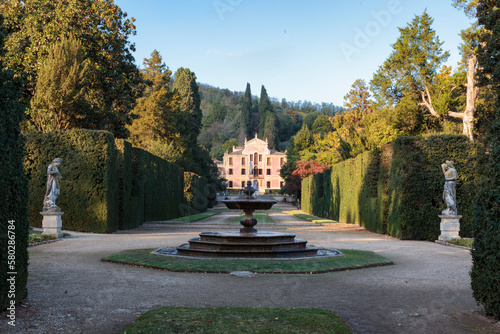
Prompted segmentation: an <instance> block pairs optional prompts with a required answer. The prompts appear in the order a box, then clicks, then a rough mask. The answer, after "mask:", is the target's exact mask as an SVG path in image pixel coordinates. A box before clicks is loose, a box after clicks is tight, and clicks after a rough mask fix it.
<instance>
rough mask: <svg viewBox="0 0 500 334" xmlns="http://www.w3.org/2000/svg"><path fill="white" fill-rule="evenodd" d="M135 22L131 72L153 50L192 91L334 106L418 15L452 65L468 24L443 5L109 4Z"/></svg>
mask: <svg viewBox="0 0 500 334" xmlns="http://www.w3.org/2000/svg"><path fill="white" fill-rule="evenodd" d="M115 3H116V4H117V5H118V6H120V7H121V8H122V10H123V11H125V12H127V13H128V14H129V16H132V17H134V18H135V19H136V27H137V35H136V36H132V37H131V40H132V41H133V42H134V43H135V44H136V48H137V51H136V52H135V53H134V57H135V59H136V62H137V64H138V65H139V66H142V61H143V59H144V58H145V57H148V58H149V56H150V54H151V52H152V51H153V50H154V49H157V50H158V51H159V52H160V54H161V55H162V57H163V60H164V62H165V64H166V65H167V66H168V67H169V68H170V69H171V70H172V72H175V70H176V69H177V68H179V67H181V66H182V67H187V68H189V69H191V70H192V71H194V72H195V73H196V76H197V80H198V82H201V83H207V84H210V85H212V86H216V87H221V88H228V89H230V90H235V91H243V90H244V89H245V87H246V83H247V82H249V83H250V84H251V87H252V93H253V94H254V95H258V94H260V87H261V85H264V86H265V87H266V89H267V92H268V94H269V96H272V97H276V98H278V99H280V100H281V99H282V98H286V99H287V100H289V101H299V100H302V101H304V100H308V101H312V102H318V103H320V102H332V103H335V104H336V105H343V96H344V95H345V94H346V93H347V92H348V91H349V89H350V87H351V85H352V83H353V82H354V81H355V80H356V79H358V78H360V79H365V80H366V81H367V82H369V81H370V80H371V78H372V76H373V73H374V72H375V71H376V70H377V68H378V67H379V66H380V65H381V64H382V63H383V62H384V60H385V59H386V58H387V57H388V56H389V54H390V52H391V44H392V43H394V42H395V41H396V39H397V38H398V36H399V31H398V29H397V28H398V27H404V26H406V25H407V23H408V22H410V21H411V20H412V19H413V18H414V16H415V15H421V14H422V13H423V12H424V10H426V9H427V12H428V13H429V15H430V16H431V17H433V18H434V24H433V28H434V30H436V32H437V34H438V35H439V38H440V39H441V41H444V42H445V43H444V45H443V49H444V50H449V51H450V53H451V56H450V58H449V60H448V63H447V65H452V66H453V67H454V68H455V67H456V64H457V62H458V61H459V60H460V55H459V53H458V50H457V46H458V44H459V43H460V36H459V34H460V31H461V30H462V29H465V28H467V27H468V26H469V25H470V23H471V21H470V20H469V19H467V18H466V17H465V15H464V13H463V12H462V11H459V10H457V9H455V8H454V7H452V5H451V0H450V1H448V0H371V1H368V0H364V1H360V0H355V1H349V0H310V1H305V0H304V1H299V0H287V1H278V0H274V1H273V0H267V1H264V0H115Z"/></svg>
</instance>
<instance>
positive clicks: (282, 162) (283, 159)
mask: <svg viewBox="0 0 500 334" xmlns="http://www.w3.org/2000/svg"><path fill="white" fill-rule="evenodd" d="M280 164H281V166H283V165H284V164H285V158H281V159H280Z"/></svg>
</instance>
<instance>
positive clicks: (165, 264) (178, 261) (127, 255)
mask: <svg viewBox="0 0 500 334" xmlns="http://www.w3.org/2000/svg"><path fill="white" fill-rule="evenodd" d="M151 251H153V249H131V250H124V251H121V252H119V253H115V254H112V255H109V256H107V257H104V258H103V259H102V261H105V262H113V263H119V264H127V265H133V266H143V267H147V268H154V269H163V270H168V271H178V272H206V273H230V272H232V271H250V272H254V273H304V274H316V273H323V272H329V271H339V270H348V269H361V268H367V267H375V266H383V265H389V264H392V261H391V260H389V259H387V258H385V257H383V256H381V255H378V254H375V253H373V252H369V251H361V250H352V249H345V250H340V251H341V252H342V253H344V254H345V255H346V256H337V257H324V258H311V259H304V260H259V259H248V260H234V259H192V258H185V257H178V256H166V255H158V254H151Z"/></svg>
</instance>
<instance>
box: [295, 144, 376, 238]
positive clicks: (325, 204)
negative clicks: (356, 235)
mask: <svg viewBox="0 0 500 334" xmlns="http://www.w3.org/2000/svg"><path fill="white" fill-rule="evenodd" d="M379 174H380V152H379V151H373V152H365V153H362V154H360V155H358V156H357V157H356V158H353V159H349V160H346V161H343V162H341V163H339V164H336V165H334V166H332V167H331V168H330V169H329V170H327V171H325V172H324V173H320V174H315V175H312V176H310V177H308V178H305V179H304V180H303V181H302V198H301V207H302V210H303V211H305V212H308V213H310V214H313V215H315V216H319V217H325V218H329V219H333V220H338V221H341V222H345V223H352V224H356V223H357V224H360V225H362V226H365V227H366V228H367V229H369V230H371V231H374V232H378V233H383V232H384V231H385V230H384V226H383V223H382V222H383V221H382V220H381V219H380V216H381V214H382V213H381V208H382V205H381V202H382V201H383V196H382V195H383V193H382V192H381V191H380V190H381V188H380V187H379ZM379 188H380V189H379Z"/></svg>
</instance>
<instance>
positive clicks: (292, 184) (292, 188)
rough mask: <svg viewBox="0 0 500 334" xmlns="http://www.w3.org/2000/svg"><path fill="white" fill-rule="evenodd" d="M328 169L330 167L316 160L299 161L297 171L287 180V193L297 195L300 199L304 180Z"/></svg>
mask: <svg viewBox="0 0 500 334" xmlns="http://www.w3.org/2000/svg"><path fill="white" fill-rule="evenodd" d="M328 168H330V167H329V166H326V165H324V164H322V163H319V162H317V161H315V160H309V161H297V169H295V170H294V171H293V172H292V175H290V176H289V177H288V178H287V180H286V190H287V192H288V193H297V194H298V198H300V193H301V186H302V180H303V179H304V178H306V177H308V176H310V175H313V174H318V173H323V172H324V171H325V170H327V169H328Z"/></svg>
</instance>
